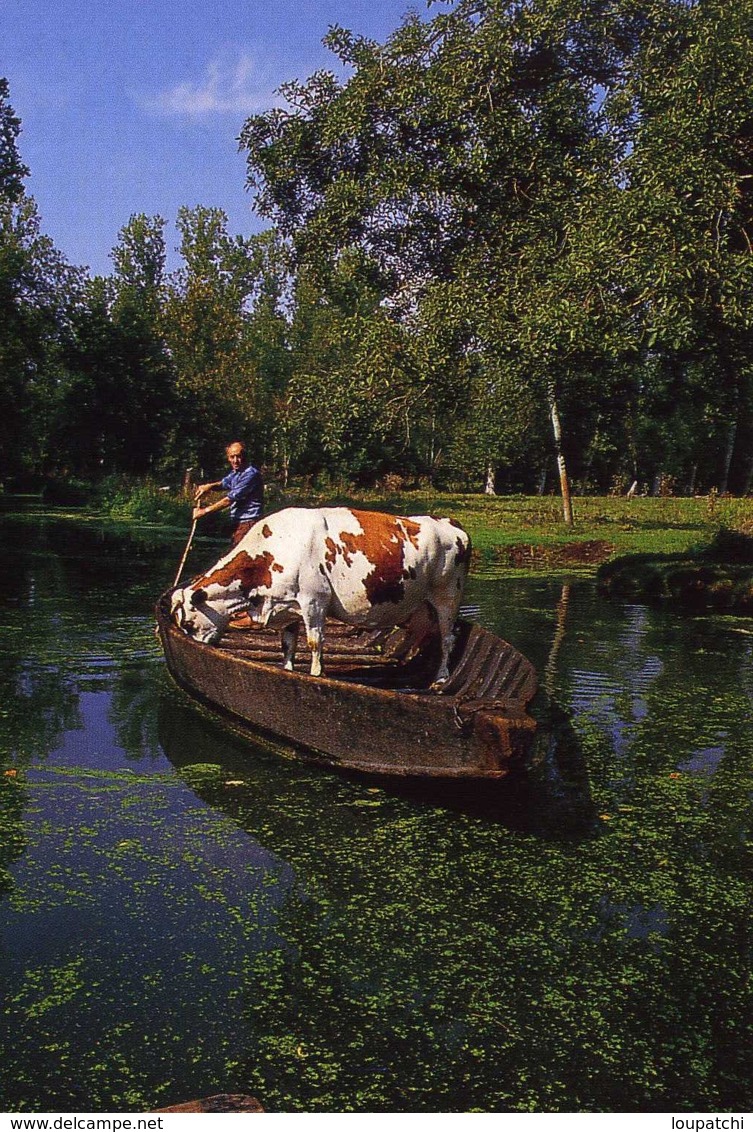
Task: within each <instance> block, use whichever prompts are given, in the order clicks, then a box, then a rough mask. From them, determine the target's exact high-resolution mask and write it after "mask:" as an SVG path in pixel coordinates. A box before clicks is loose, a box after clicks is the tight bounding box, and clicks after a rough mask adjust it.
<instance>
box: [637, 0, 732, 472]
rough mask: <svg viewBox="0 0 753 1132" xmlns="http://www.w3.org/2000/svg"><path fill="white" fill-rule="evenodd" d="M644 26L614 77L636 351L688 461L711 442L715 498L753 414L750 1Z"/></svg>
mask: <svg viewBox="0 0 753 1132" xmlns="http://www.w3.org/2000/svg"><path fill="white" fill-rule="evenodd" d="M647 18H648V19H649V22H650V26H651V34H650V35H645V36H644V37H643V39H642V42H641V45H640V50H638V51H637V52H636V53H635V56H634V58H633V60H632V63H631V67H630V69H629V71H628V73H627V75H626V81H625V99H626V100H627V104H629V106H630V112H631V115H632V117H633V120H634V127H633V131H632V132H633V145H632V148H631V149H630V151H629V152H627V153H626V155H625V160H624V164H623V176H624V178H625V183H626V191H625V192H624V194H623V197H622V211H623V223H624V231H625V237H624V242H623V244H622V246H623V251H624V262H625V264H626V267H627V269H628V270H629V272H630V274H631V277H632V278H631V284H630V286H631V289H632V291H633V293H634V295H635V302H636V305H637V306H639V307H640V309H641V310H642V312H643V319H644V325H645V328H646V340H647V346H648V348H649V349H650V350H651V351H652V352H653V353H654V354H655V355H656V354H659V355H661V356H662V357H664V358H665V364H664V366H663V367H661V366H660V367H658V368H657V367H655V368H656V372H658V373H662V372H663V373H664V374H672V375H674V376H673V380H672V389H673V394H672V396H673V399H674V404H675V416H676V417H677V418H680V419H678V420H677V424H678V425H679V427H681V428H682V427H683V425H684V426H685V428H684V429H683V431H686V430H687V426H688V425H690V424H691V423H692V422H693V420H694V419H695V420H698V421H699V427H698V428H697V430H694V432H695V435H694V439H693V443H692V444H691V445H689V447H688V450H687V451H688V455H687V459H688V462H689V463H690V464H692V465H693V466H694V467H697V466H698V465H699V463H702V462H703V459H704V457H705V456H706V453H707V451H708V448H709V441H711V442H712V447H713V448H715V450H716V473H715V475H714V473H713V472H712V479H713V478H715V479H716V480H717V482H718V484H719V486H720V488H721V490H726V489H727V486H728V484H729V482H730V475H731V473H732V471H733V467H732V460H733V455H734V453H735V450H736V441H737V438H738V433H739V430H740V427H741V425H742V424H743V423H744V422H745V421H746V420H747V421H750V419H751V412H752V410H753V387H752V378H753V369H752V368H751V362H750V358H751V353H752V349H753V336H752V335H753V301H752V300H753V254H752V252H753V249H752V247H751V237H752V236H753V93H752V91H753V58H752V57H751V52H750V38H751V32H752V31H753V5H752V4H751V3H750V0H742V2H741V3H740V4H736V5H732V6H731V5H729V4H726V3H723V2H720V0H705V2H704V3H702V4H681V3H671V2H669V0H667V2H665V3H657V2H654V3H652V4H651V5H650V8H649V13H648V15H647ZM678 373H679V375H680V376H679V377H678ZM702 373H703V374H705V380H704V381H703V382H702V383H701V385H700V386H699V376H700V375H701V374H702ZM703 387H705V409H704V411H703V412H702V413H701V414H700V416H699V414H698V412H697V409H696V406H697V404H698V396H699V393H700V392H701V390H702V388H703ZM709 426H711V427H709ZM704 450H705V451H704ZM745 474H746V469H745V470H744V469H742V468H741V469H740V471H739V474H738V483H739V484H742V481H743V478H744V477H745Z"/></svg>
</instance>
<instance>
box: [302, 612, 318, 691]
mask: <svg viewBox="0 0 753 1132" xmlns="http://www.w3.org/2000/svg"><path fill="white" fill-rule="evenodd" d="M301 617H302V618H303V624H304V626H305V628H306V643H307V645H308V647H309V648H310V649H311V675H312V676H321V674H322V646H323V644H324V613H323V611H322V610H321V608H320V607H319V606H318V605H315V604H311V605H303V604H302V605H301Z"/></svg>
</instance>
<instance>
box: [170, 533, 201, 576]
mask: <svg viewBox="0 0 753 1132" xmlns="http://www.w3.org/2000/svg"><path fill="white" fill-rule="evenodd" d="M197 522H198V520H197V519H194V521H193V523H192V524H191V533H190V535H189V536H188V542H187V543H186V549H185V550H184V551H183V557H182V558H181V560H180V566H179V567H178V573H177V574H176V575H175V581H174V582H173V589H175V587H176V586H177V584H178V582H179V581H180V576H181V574H182V573H183V567H184V566H185V564H186V559H187V558H188V552H189V550H190V549H191V543H192V542H193V536H194V535H195V533H196V523H197Z"/></svg>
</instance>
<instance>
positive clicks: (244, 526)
mask: <svg viewBox="0 0 753 1132" xmlns="http://www.w3.org/2000/svg"><path fill="white" fill-rule="evenodd" d="M258 522H259V520H258V519H249V521H248V522H247V523H239V524H238V526H237V527H236V528H235V530H234V531H233V535H232V538H231V539H230V545H231V547H232V546H237V545H238V543H239V542H240V541H241V539H242V538H243V536H244V535H247V534H248V532H249V531H250V530H251V528H252V527H253V526H255V525H256V524H257V523H258Z"/></svg>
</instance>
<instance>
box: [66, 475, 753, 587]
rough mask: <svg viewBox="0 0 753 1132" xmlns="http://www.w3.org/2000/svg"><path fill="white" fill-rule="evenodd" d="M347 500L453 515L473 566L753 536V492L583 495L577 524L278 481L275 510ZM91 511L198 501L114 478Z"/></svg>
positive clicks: (540, 514)
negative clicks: (724, 535)
mask: <svg viewBox="0 0 753 1132" xmlns="http://www.w3.org/2000/svg"><path fill="white" fill-rule="evenodd" d="M325 505H327V506H334V505H343V506H349V507H356V508H365V509H369V510H384V511H388V512H391V513H393V514H404V515H405V514H407V515H417V514H431V515H449V516H451V517H453V518H454V519H456V520H457V521H458V522H460V523H462V524H463V526H464V527H465V528H466V529H467V530H468V532H469V534H470V535H471V538H472V539H473V545H474V572H479V571H480V572H482V573H484V572H494V573H499V572H500V571H507V570H515V571H517V570H520V569H521V568H522V569H548V570H552V571H561V570H567V571H568V572H570V571H572V570H586V571H593V570H594V569H596V567H597V566H598V565H599V564H600V563H602V562H604V561H607V560H609V559H612V558H615V557H618V556H621V555H625V554H684V553H686V552H688V551H690V550H693V549H698V548H702V547H704V546H708V545H709V544H710V543H711V542H712V541H713V539H714V538H715V536H716V534H717V533H718V532H719V531H720V530H723V529H728V530H737V531H741V532H743V533H746V534H750V533H753V498H731V497H724V496H719V495H717V494H715V493H712V494H710V495H708V496H699V497H695V498H680V497H661V498H648V497H638V498H634V499H626V498H625V497H618V496H582V497H577V498H576V499H575V500H574V511H575V523H574V525H573V526H572V527H568V526H567V525H566V524H565V523H564V522H563V520H562V509H561V504H560V500H559V498H557V497H556V496H523V495H510V496H486V495H481V494H457V493H447V492H427V491H416V492H406V491H403V492H392V493H390V492H386V491H384V490H382V491H378V490H360V491H359V490H356V489H352V488H348V487H347V486H346V487H340V488H338V487H337V486H335V487H332V488H330V489H329V490H328V491H327V492H326V493H325V492H324V491H321V490H319V491H317V490H314V489H311V488H308V489H305V488H302V487H291V488H289V489H287V490H286V491H284V492H283V491H281V490H280V489H279V488H278V487H276V485H270V487H269V489H268V492H267V512H273V511H279V510H280V509H281V508H283V507H288V506H306V507H319V506H325ZM85 513H88V514H89V515H90V516H91V517H95V516H98V517H102V516H104V517H106V518H107V519H108V520H113V521H115V522H117V523H125V524H128V525H130V526H134V525H139V526H151V527H164V528H165V529H167V528H171V529H175V528H178V529H181V530H186V531H188V529H189V527H190V523H191V501H190V500H189V499H187V498H186V496H185V495H183V494H181V493H179V492H173V491H170V492H168V491H167V490H166V489H165V488H164V487H161V486H159V485H157V484H155V483H153V482H150V481H126V480H125V479H123V478H117V479H113V480H112V481H111V482H109V483H108V484H107V485H106V490H103V491H101V492H100V494H99V496H98V498H97V499H96V500H95V501H93V502H90V503H89V504H88V507H87V511H86V512H85ZM200 533H201V534H202V535H205V536H213V535H217V536H218V537H220V538H224V536H225V534H226V521H225V520H224V517H219V518H218V519H216V520H215V519H214V517H213V518H212V519H210V520H209V521H205V522H203V523H202V524H201V527H200Z"/></svg>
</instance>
